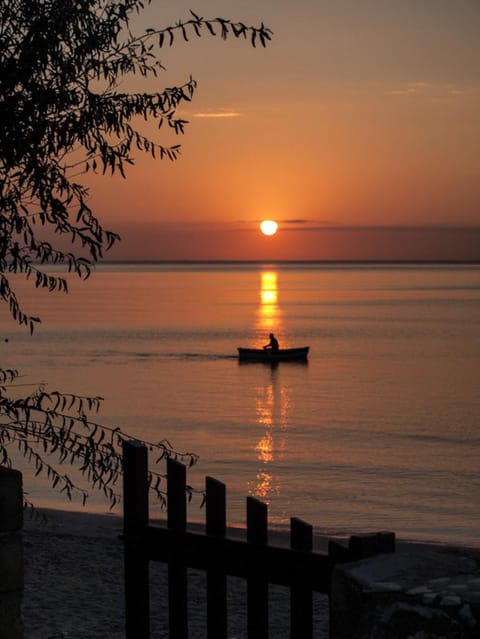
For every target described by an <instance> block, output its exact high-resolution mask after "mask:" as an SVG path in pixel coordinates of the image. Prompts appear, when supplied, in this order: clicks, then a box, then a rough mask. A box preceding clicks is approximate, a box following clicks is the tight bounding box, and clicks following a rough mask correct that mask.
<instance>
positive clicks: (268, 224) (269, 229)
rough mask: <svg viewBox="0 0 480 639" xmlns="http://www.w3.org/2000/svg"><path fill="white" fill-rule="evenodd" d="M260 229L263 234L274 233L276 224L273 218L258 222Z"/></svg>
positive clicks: (276, 228) (276, 227)
mask: <svg viewBox="0 0 480 639" xmlns="http://www.w3.org/2000/svg"><path fill="white" fill-rule="evenodd" d="M260 230H261V231H262V233H263V234H264V235H275V233H276V232H277V230H278V224H277V223H276V222H274V221H273V220H263V222H261V223H260Z"/></svg>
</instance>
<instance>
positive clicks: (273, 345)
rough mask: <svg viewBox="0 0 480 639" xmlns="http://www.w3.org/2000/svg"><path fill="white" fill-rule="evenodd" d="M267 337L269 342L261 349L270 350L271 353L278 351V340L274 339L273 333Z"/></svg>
mask: <svg viewBox="0 0 480 639" xmlns="http://www.w3.org/2000/svg"><path fill="white" fill-rule="evenodd" d="M269 337H270V341H269V342H268V344H265V346H264V347H263V348H264V349H265V350H266V349H270V350H272V351H278V349H279V345H278V339H277V338H276V337H275V335H274V334H273V333H270V335H269Z"/></svg>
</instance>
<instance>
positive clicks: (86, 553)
mask: <svg viewBox="0 0 480 639" xmlns="http://www.w3.org/2000/svg"><path fill="white" fill-rule="evenodd" d="M37 512H38V513H39V514H40V515H41V514H42V513H43V514H45V515H46V517H47V520H46V521H44V520H43V519H40V518H31V517H30V515H28V514H27V515H26V516H25V522H24V530H23V539H24V554H25V590H24V623H25V639H97V638H98V639H104V638H105V637H108V638H109V639H124V636H125V631H124V591H123V542H122V540H121V534H122V518H121V517H120V516H118V515H117V514H95V513H87V512H76V511H63V510H54V509H38V511H37ZM152 521H153V523H155V522H156V521H158V520H152ZM201 527H202V525H201V524H193V525H192V526H191V528H193V529H200V528H201ZM244 532H245V531H244V529H242V528H229V529H228V532H227V536H232V537H235V536H237V537H238V536H242V535H243V534H244ZM329 539H334V538H333V537H331V536H326V535H321V534H316V535H315V543H314V547H315V551H317V552H325V550H326V548H327V544H328V540H329ZM337 540H339V539H338V538H337ZM340 540H341V539H340ZM269 543H270V544H272V545H285V544H288V534H286V533H283V532H281V531H275V530H273V531H271V532H270V534H269ZM397 545H398V548H399V549H400V548H412V549H413V548H425V549H432V548H435V549H437V550H444V551H445V552H453V553H462V554H466V553H467V554H470V553H472V554H473V555H474V556H476V557H477V559H480V549H471V548H470V549H468V548H464V547H459V546H456V547H455V546H447V545H439V544H424V543H415V542H411V541H406V540H401V539H400V540H398V542H397ZM150 574H151V593H152V606H151V624H152V638H156V637H158V638H160V637H162V636H165V631H166V627H167V624H168V618H167V609H168V601H167V596H166V593H167V587H166V586H167V574H166V566H164V565H163V564H157V563H155V562H151V569H150ZM204 586H205V577H204V575H203V574H202V573H200V572H198V571H190V576H189V589H190V592H189V615H191V617H189V622H190V625H191V629H190V633H191V634H190V636H191V639H202V638H204V637H205V613H204V610H205V593H204ZM229 590H230V597H229V629H230V630H229V639H243V638H244V637H246V627H245V624H246V614H245V612H246V605H245V584H244V582H243V580H241V579H232V578H229ZM270 606H271V610H270V619H271V623H272V632H271V637H272V638H274V639H284V636H285V634H284V632H285V628H286V627H288V590H287V589H285V588H280V587H273V588H272V591H271V604H270ZM314 607H315V620H316V621H315V627H316V632H315V637H316V638H318V639H327V637H328V598H327V596H326V595H315V599H314ZM282 629H283V630H282Z"/></svg>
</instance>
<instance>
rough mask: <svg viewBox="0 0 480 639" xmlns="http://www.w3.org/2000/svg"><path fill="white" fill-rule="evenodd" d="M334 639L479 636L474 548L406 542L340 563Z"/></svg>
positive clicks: (479, 571) (479, 572) (479, 576)
mask: <svg viewBox="0 0 480 639" xmlns="http://www.w3.org/2000/svg"><path fill="white" fill-rule="evenodd" d="M330 636H331V638H332V639H446V638H449V639H479V637H480V563H479V556H478V554H477V553H475V552H474V551H471V552H469V551H467V550H465V551H462V550H459V549H451V548H443V547H439V546H427V545H422V544H403V545H402V547H400V548H399V547H397V550H396V552H395V554H383V555H378V556H375V557H371V558H369V559H364V560H361V561H357V562H353V563H349V564H343V565H341V564H340V565H337V566H335V568H334V572H333V581H332V595H331V618H330Z"/></svg>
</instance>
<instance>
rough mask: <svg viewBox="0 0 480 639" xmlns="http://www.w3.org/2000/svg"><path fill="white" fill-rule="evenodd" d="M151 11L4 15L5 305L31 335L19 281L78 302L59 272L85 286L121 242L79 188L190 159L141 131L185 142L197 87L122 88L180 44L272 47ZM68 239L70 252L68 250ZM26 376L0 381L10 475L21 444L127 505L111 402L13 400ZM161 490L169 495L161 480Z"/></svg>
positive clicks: (94, 0)
mask: <svg viewBox="0 0 480 639" xmlns="http://www.w3.org/2000/svg"><path fill="white" fill-rule="evenodd" d="M146 1H147V3H149V0H146ZM144 8H145V2H144V1H142V0H82V1H81V2H78V0H2V3H1V4H0V300H1V301H3V302H4V303H5V304H6V305H7V306H8V308H9V311H10V313H11V315H12V317H13V319H14V320H16V321H17V322H18V323H19V324H21V325H25V326H26V327H27V328H28V329H29V330H30V332H31V333H32V332H33V330H34V327H35V325H36V324H37V323H38V322H39V321H40V319H39V318H38V317H36V316H33V315H29V314H26V313H25V312H24V311H23V310H22V308H21V306H20V304H19V301H18V299H17V295H16V292H15V290H14V288H13V285H12V277H11V276H12V274H16V275H21V276H23V277H24V278H26V279H27V280H29V281H30V282H31V283H32V285H33V286H35V287H37V288H43V289H47V290H48V291H61V292H67V289H68V287H67V281H66V278H65V277H62V276H61V275H59V274H58V273H56V272H54V271H49V270H48V267H51V266H52V265H55V266H56V265H59V266H61V268H63V269H65V268H66V269H67V270H68V271H69V272H72V273H76V274H77V275H78V276H79V277H80V278H87V277H88V276H89V275H90V272H91V268H92V265H93V264H94V263H95V262H97V261H98V260H100V259H101V258H102V257H103V255H104V253H105V251H107V250H108V249H110V248H111V247H112V246H113V245H114V244H115V242H117V241H118V240H119V236H118V235H117V234H116V233H115V232H112V231H109V230H107V229H105V228H104V227H103V226H102V224H101V222H100V220H99V219H98V218H97V216H96V215H95V214H94V212H93V211H92V209H91V208H90V206H89V204H88V200H89V190H88V189H87V188H86V187H85V186H84V185H82V184H81V182H79V181H78V176H79V175H84V174H85V173H86V172H88V171H91V172H95V173H102V174H105V173H107V172H108V173H109V174H114V173H119V174H120V175H122V176H123V177H125V175H126V170H127V168H128V165H131V164H133V162H134V160H133V155H134V153H135V152H137V151H139V152H144V153H147V154H150V155H151V156H152V157H153V158H158V159H164V158H166V159H169V160H175V159H176V158H177V157H178V155H179V151H180V146H179V145H178V144H175V145H172V146H164V145H163V144H161V143H160V142H158V141H156V140H153V139H150V138H148V137H145V136H144V135H143V134H142V133H141V131H140V129H139V123H141V122H144V121H155V122H156V123H157V124H158V128H159V129H161V128H162V126H163V127H165V126H166V127H168V128H169V129H171V130H172V131H173V132H174V133H175V134H181V133H183V132H184V128H185V125H186V124H187V122H186V121H185V120H183V119H182V118H181V117H179V116H178V115H177V110H178V108H179V106H180V105H181V104H182V103H183V102H185V101H187V102H188V101H190V100H191V99H192V96H193V94H194V91H195V88H196V83H195V80H194V79H193V78H189V79H188V80H187V81H186V82H185V83H184V84H181V85H179V86H176V87H172V88H165V89H164V90H162V91H160V92H152V93H144V92H138V93H134V92H130V93H129V92H121V91H119V90H118V87H119V86H121V83H122V82H123V81H124V80H125V79H126V78H128V77H129V76H132V75H134V74H140V75H141V76H142V77H145V78H149V77H156V76H157V75H158V73H159V72H160V71H161V70H162V69H163V67H162V65H161V63H160V61H159V59H158V51H159V50H160V49H161V48H162V47H166V46H171V45H172V44H174V42H175V39H176V38H177V37H180V38H183V39H184V40H188V39H189V36H191V35H193V36H201V35H203V34H208V35H212V36H219V37H221V38H223V39H227V38H228V37H234V38H243V39H246V40H248V41H249V42H250V44H252V45H253V46H256V44H257V43H259V44H261V45H262V46H265V45H266V43H267V42H268V40H270V37H271V32H270V30H269V29H267V28H266V27H265V26H264V25H263V24H261V25H260V26H259V27H250V26H246V25H245V24H243V23H241V22H232V21H231V20H227V19H222V18H214V19H205V18H203V17H201V16H199V15H197V14H196V13H194V12H193V11H192V12H191V13H190V16H189V17H188V19H186V20H183V21H182V20H180V21H178V22H177V23H176V24H174V25H170V26H167V27H163V28H149V29H147V30H146V31H144V32H142V33H140V34H136V33H134V32H133V30H132V18H133V17H134V16H135V14H137V13H141V12H142V10H144ZM65 239H68V240H69V241H70V242H71V244H72V246H73V249H72V251H67V250H65V249H64V248H63V247H64V246H65V243H64V241H65ZM57 270H58V269H57ZM16 378H17V372H16V371H5V370H4V371H0V384H1V385H0V419H1V420H2V421H1V422H0V459H1V460H2V461H3V463H10V457H9V454H8V447H9V444H12V443H13V442H14V443H16V444H17V445H18V446H19V448H20V450H21V452H22V453H23V455H24V456H25V457H26V458H27V459H28V460H29V461H30V462H31V463H32V464H34V466H35V468H36V470H37V471H38V472H42V471H45V472H46V473H47V474H48V476H49V478H50V479H51V482H52V484H53V485H54V486H59V487H60V489H61V490H63V491H64V492H66V493H67V495H68V496H70V495H71V493H72V491H73V490H74V486H73V484H72V483H71V482H70V480H69V479H68V477H67V476H66V475H61V474H60V473H59V472H57V470H56V469H55V468H54V466H53V465H51V463H50V462H49V461H48V459H50V458H51V457H50V455H51V454H56V455H58V457H57V459H58V461H59V462H60V463H63V462H67V461H68V462H75V461H76V460H80V462H81V471H82V473H83V474H84V475H85V477H86V478H87V479H88V480H89V482H90V484H91V485H93V486H95V487H98V488H100V489H102V490H103V491H104V492H105V494H106V495H107V497H108V498H109V500H110V502H111V503H113V502H115V500H116V497H115V495H114V493H113V491H112V489H111V488H110V487H111V486H112V485H113V483H114V479H115V478H116V477H117V475H118V473H119V471H120V458H119V452H118V451H119V448H118V446H119V443H121V440H122V439H123V438H124V437H126V435H125V434H124V433H121V432H120V431H119V430H118V429H113V430H109V429H108V428H106V427H104V426H100V425H98V424H95V423H93V422H90V421H89V420H88V419H87V417H86V415H85V413H84V411H85V409H86V408H88V409H91V410H92V411H93V412H95V410H96V408H97V407H98V403H99V401H100V400H99V398H93V399H86V398H82V397H76V396H68V395H62V394H59V393H57V392H47V391H46V390H45V389H37V390H36V391H35V392H34V393H33V394H32V395H31V396H29V397H26V398H20V399H13V398H12V397H11V396H10V395H9V390H12V388H13V386H12V384H13V383H14V381H15V379H16ZM34 443H36V444H37V445H40V450H39V452H35V451H34V448H33V444H34ZM151 446H152V447H153V448H156V449H157V450H158V452H159V457H162V456H165V455H172V454H175V453H174V451H173V450H172V448H171V447H170V445H169V444H168V442H160V444H155V445H151ZM189 459H190V460H191V461H194V459H195V457H194V456H189ZM153 484H154V485H155V484H157V487H158V482H157V480H156V479H153ZM82 494H83V495H85V493H82Z"/></svg>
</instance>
